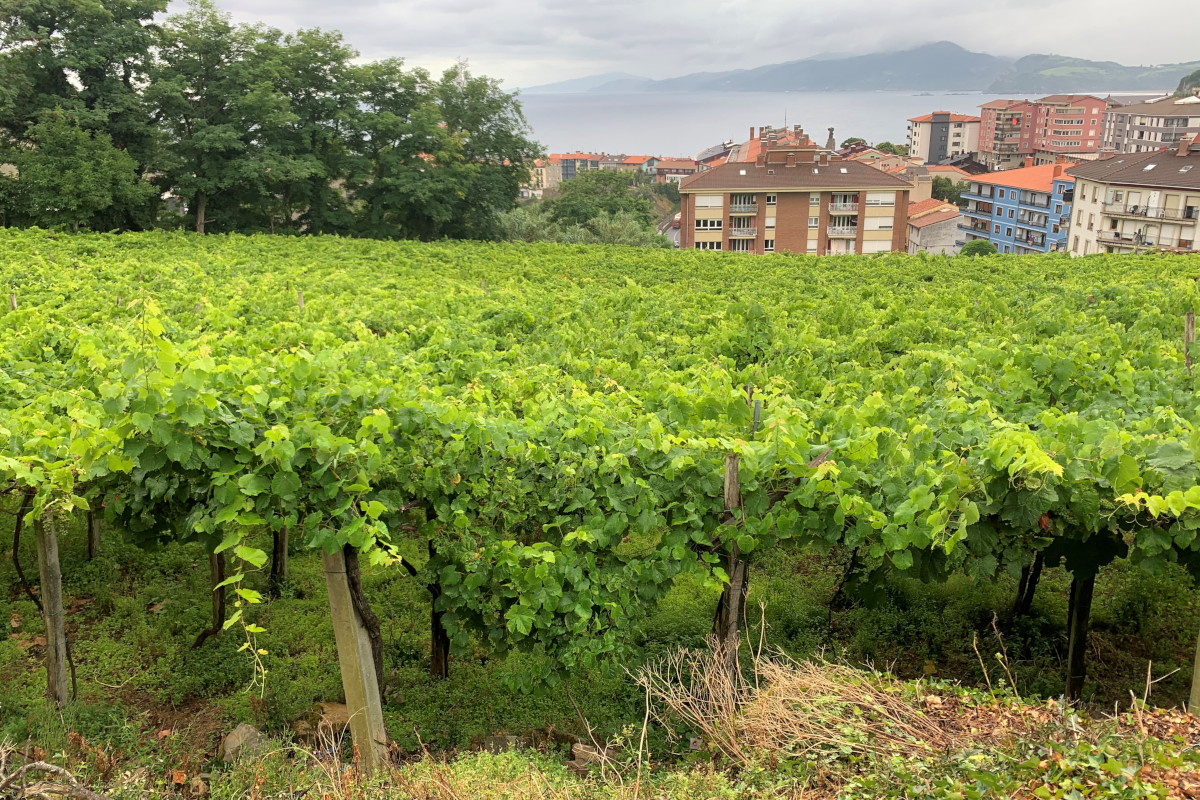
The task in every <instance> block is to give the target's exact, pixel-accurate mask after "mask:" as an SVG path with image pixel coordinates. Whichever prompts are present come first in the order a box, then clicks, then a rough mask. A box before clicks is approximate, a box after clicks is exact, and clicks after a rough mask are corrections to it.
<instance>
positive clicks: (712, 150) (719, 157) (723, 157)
mask: <svg viewBox="0 0 1200 800" xmlns="http://www.w3.org/2000/svg"><path fill="white" fill-rule="evenodd" d="M752 130H753V129H752ZM735 146H736V145H735V144H734V142H733V139H727V140H725V141H724V142H722V143H721V144H715V145H713V146H712V147H706V148H705V149H703V150H701V151H700V152H699V153H697V154H696V163H697V164H699V165H700V168H701V169H708V168H710V167H719V166H720V165H721V164H724V163H725V162H726V161H728V160H729V153H730V152H731V151H732V150H733V148H734V147H735Z"/></svg>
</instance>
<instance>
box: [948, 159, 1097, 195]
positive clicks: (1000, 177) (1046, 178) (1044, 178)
mask: <svg viewBox="0 0 1200 800" xmlns="http://www.w3.org/2000/svg"><path fill="white" fill-rule="evenodd" d="M1058 166H1061V167H1062V168H1063V169H1064V170H1065V169H1067V168H1069V167H1073V166H1075V164H1074V162H1071V161H1068V162H1067V163H1065V164H1061V165H1060V164H1042V165H1041V166H1037V167H1022V168H1021V169H1006V170H1003V171H1001V172H990V173H988V174H987V175H973V176H971V180H972V181H973V182H975V183H988V184H991V185H993V186H1012V187H1014V188H1016V189H1026V190H1028V191H1031V192H1048V191H1050V190H1051V189H1052V188H1054V179H1055V178H1062V179H1064V180H1067V181H1074V178H1072V177H1071V176H1070V175H1068V174H1066V173H1065V172H1064V173H1063V174H1061V175H1055V173H1054V168H1055V167H1058Z"/></svg>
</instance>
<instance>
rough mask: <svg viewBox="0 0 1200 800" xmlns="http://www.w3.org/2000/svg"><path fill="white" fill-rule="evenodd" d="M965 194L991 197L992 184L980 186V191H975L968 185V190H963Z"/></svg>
mask: <svg viewBox="0 0 1200 800" xmlns="http://www.w3.org/2000/svg"><path fill="white" fill-rule="evenodd" d="M963 195H971V196H972V197H991V196H992V187H991V186H980V187H979V191H978V192H973V191H971V189H970V187H968V188H967V190H966V191H965V192H963Z"/></svg>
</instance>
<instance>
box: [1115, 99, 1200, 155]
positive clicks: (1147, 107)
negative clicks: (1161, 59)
mask: <svg viewBox="0 0 1200 800" xmlns="http://www.w3.org/2000/svg"><path fill="white" fill-rule="evenodd" d="M1196 133H1200V97H1167V98H1163V99H1161V100H1155V101H1153V102H1147V103H1138V104H1136V105H1129V106H1118V107H1115V108H1109V109H1108V111H1107V112H1106V113H1105V114H1104V131H1103V134H1102V135H1101V138H1100V146H1101V148H1102V149H1104V150H1111V151H1112V152H1114V153H1147V152H1151V151H1154V150H1158V149H1159V148H1160V147H1170V146H1173V145H1176V144H1178V143H1179V140H1180V139H1182V138H1183V137H1184V136H1193V135H1195V134H1196Z"/></svg>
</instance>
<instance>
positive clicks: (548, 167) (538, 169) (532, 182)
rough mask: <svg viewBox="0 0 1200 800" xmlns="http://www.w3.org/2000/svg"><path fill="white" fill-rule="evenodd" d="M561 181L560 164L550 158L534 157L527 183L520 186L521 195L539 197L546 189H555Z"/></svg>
mask: <svg viewBox="0 0 1200 800" xmlns="http://www.w3.org/2000/svg"><path fill="white" fill-rule="evenodd" d="M560 183H562V164H561V163H558V162H555V161H553V160H552V159H542V158H539V159H536V160H535V161H534V162H533V169H531V170H530V171H529V183H528V184H526V185H525V186H522V187H521V196H522V197H536V198H538V199H539V200H540V199H541V197H542V195H543V193H545V191H546V190H547V189H557V188H558V185H559V184H560Z"/></svg>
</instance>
